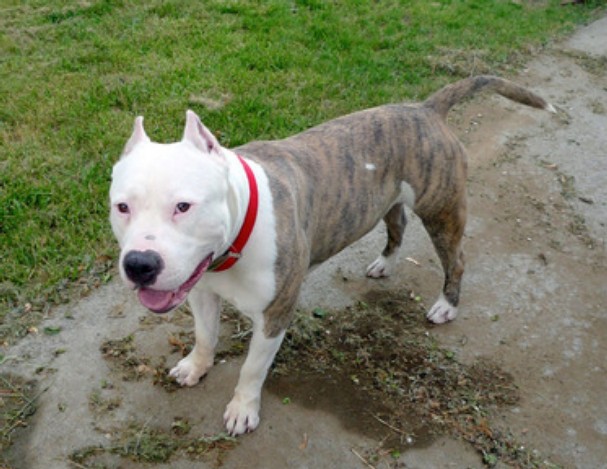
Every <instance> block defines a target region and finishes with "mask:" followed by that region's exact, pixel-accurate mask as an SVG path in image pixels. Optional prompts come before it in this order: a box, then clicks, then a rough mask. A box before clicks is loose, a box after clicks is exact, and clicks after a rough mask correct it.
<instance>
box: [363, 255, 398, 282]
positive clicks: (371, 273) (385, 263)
mask: <svg viewBox="0 0 607 469" xmlns="http://www.w3.org/2000/svg"><path fill="white" fill-rule="evenodd" d="M394 257H395V254H393V255H391V256H388V257H385V256H383V255H380V256H379V257H378V258H377V259H375V260H374V261H373V262H371V264H369V267H367V277H371V278H381V277H388V276H389V275H390V274H391V273H392V266H393V265H394Z"/></svg>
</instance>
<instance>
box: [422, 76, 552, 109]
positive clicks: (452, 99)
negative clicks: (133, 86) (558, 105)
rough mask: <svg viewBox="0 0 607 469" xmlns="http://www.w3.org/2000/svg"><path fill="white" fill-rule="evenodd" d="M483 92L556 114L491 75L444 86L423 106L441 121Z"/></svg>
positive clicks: (535, 98) (529, 94) (540, 100)
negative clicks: (492, 92)
mask: <svg viewBox="0 0 607 469" xmlns="http://www.w3.org/2000/svg"><path fill="white" fill-rule="evenodd" d="M484 90H489V91H494V92H496V93H498V94H500V95H502V96H504V97H505V98H508V99H510V100H512V101H516V102H517V103H521V104H526V105H527V106H531V107H535V108H538V109H545V110H546V111H549V112H556V109H555V108H554V107H553V106H552V104H550V103H548V102H547V101H545V100H544V99H543V98H542V97H540V96H538V95H536V94H535V93H532V92H531V91H529V90H528V89H526V88H523V87H522V86H519V85H517V84H515V83H512V82H511V81H508V80H505V79H503V78H499V77H494V76H491V75H479V76H476V77H470V78H466V79H464V80H460V81H458V82H456V83H453V84H451V85H448V86H445V87H444V88H443V89H441V90H439V91H437V92H436V93H434V94H433V95H432V96H430V97H429V98H428V99H426V101H424V103H423V105H424V107H426V108H430V109H433V110H434V111H435V112H437V113H438V114H439V115H440V116H441V117H442V118H443V119H446V118H447V113H448V112H449V109H451V108H452V107H453V106H455V105H456V104H457V103H459V102H461V101H463V100H464V99H466V98H469V97H470V96H472V95H474V94H476V93H479V92H481V91H484Z"/></svg>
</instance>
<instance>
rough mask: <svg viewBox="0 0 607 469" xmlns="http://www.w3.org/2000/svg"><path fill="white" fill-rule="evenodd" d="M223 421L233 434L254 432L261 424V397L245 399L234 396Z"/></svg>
mask: <svg viewBox="0 0 607 469" xmlns="http://www.w3.org/2000/svg"><path fill="white" fill-rule="evenodd" d="M223 421H224V423H225V426H226V430H227V431H228V433H229V434H230V435H232V436H237V435H242V434H243V433H248V432H252V431H253V430H255V429H256V428H257V425H259V398H257V399H243V398H239V397H237V396H234V398H233V399H232V401H231V402H230V403H229V404H228V406H227V407H226V411H225V413H224V414H223Z"/></svg>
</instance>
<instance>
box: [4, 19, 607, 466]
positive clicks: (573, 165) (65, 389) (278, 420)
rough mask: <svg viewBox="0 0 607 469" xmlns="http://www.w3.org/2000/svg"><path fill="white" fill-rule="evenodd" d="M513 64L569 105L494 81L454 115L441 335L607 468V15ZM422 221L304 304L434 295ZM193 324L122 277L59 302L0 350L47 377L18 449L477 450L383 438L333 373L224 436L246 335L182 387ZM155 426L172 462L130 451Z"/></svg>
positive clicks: (589, 460) (37, 457)
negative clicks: (402, 445) (456, 246)
mask: <svg viewBox="0 0 607 469" xmlns="http://www.w3.org/2000/svg"><path fill="white" fill-rule="evenodd" d="M517 80H518V81H519V82H521V83H523V84H525V85H527V86H529V87H530V88H532V89H534V90H535V91H537V92H539V93H540V94H542V95H543V96H545V97H546V98H548V100H550V101H551V102H552V103H553V104H555V105H556V106H557V107H558V108H559V109H560V112H559V115H558V116H551V115H549V114H547V113H542V112H538V111H535V110H529V109H525V108H523V107H521V106H517V105H514V104H511V103H509V102H507V101H505V100H503V99H501V98H495V97H486V98H482V99H480V100H475V101H474V102H473V103H471V104H468V105H467V106H465V107H463V108H460V109H458V110H456V111H455V112H454V113H453V114H452V119H451V121H452V122H451V123H452V125H453V126H454V127H455V128H456V129H458V132H459V134H460V136H461V138H462V140H463V141H464V143H465V144H466V146H467V147H468V149H469V153H470V156H471V158H470V182H469V194H470V203H469V205H470V209H469V213H470V215H469V223H468V228H467V237H466V244H465V248H466V252H467V272H466V276H465V282H464V287H463V295H462V296H463V299H462V304H461V308H460V318H458V320H457V321H455V322H453V323H451V324H448V325H445V326H442V327H440V328H433V329H432V330H431V334H433V335H435V336H436V337H438V340H439V342H440V343H441V344H442V345H443V346H445V347H447V348H448V349H449V350H453V352H454V353H455V354H456V356H457V359H458V360H459V361H461V362H462V363H472V362H473V361H474V360H475V359H476V358H477V357H489V358H490V359H492V360H493V361H495V362H497V363H499V364H500V365H501V367H502V368H503V369H504V370H505V371H507V372H509V373H511V374H512V376H513V378H514V382H515V383H516V385H517V386H518V388H519V392H520V395H521V399H520V401H519V402H518V403H517V404H516V405H514V406H510V407H503V408H500V409H499V410H498V411H497V413H496V414H495V415H494V416H493V419H494V420H495V421H496V422H497V423H498V425H499V426H500V428H504V429H509V431H510V432H511V433H512V434H513V435H515V436H516V440H517V441H520V442H524V443H523V444H524V445H526V446H528V447H529V448H533V450H534V451H535V452H536V453H535V454H540V455H541V460H546V461H550V463H552V464H557V465H560V466H564V467H579V468H601V467H603V468H607V463H606V462H605V461H607V406H605V403H604V402H605V399H604V396H605V395H606V394H607V373H606V372H607V369H606V366H607V365H605V361H604V357H605V356H606V355H607V343H606V339H605V338H606V337H607V315H606V314H605V310H606V308H607V267H606V265H607V263H606V254H605V240H606V237H607V236H606V233H607V228H606V224H607V152H606V149H607V18H603V19H602V20H600V21H597V22H595V23H594V24H592V25H590V26H589V27H586V28H583V29H581V30H580V31H578V33H577V34H575V35H574V36H573V37H572V38H571V39H570V40H568V41H566V42H565V43H563V44H561V45H557V46H555V47H554V48H552V49H550V50H549V51H548V52H547V53H545V54H544V55H542V56H541V57H538V58H537V59H535V60H533V61H532V62H531V63H530V64H529V66H528V67H527V69H526V70H525V71H524V73H522V74H521V76H520V77H518V79H517ZM410 225H411V226H410V228H408V232H407V236H406V249H405V251H406V252H403V254H402V257H401V262H400V269H401V272H402V274H400V275H399V276H398V278H394V277H393V278H391V279H389V280H386V281H381V282H379V283H378V282H374V281H371V280H368V279H364V278H363V277H362V272H364V267H365V266H366V264H367V263H368V262H369V261H370V260H372V259H373V258H374V256H375V254H376V253H377V252H378V251H379V250H380V249H381V246H382V241H383V234H382V230H381V228H380V229H378V230H376V231H375V232H374V233H372V234H371V235H369V236H368V237H367V238H365V239H363V240H361V241H360V242H359V243H358V244H356V245H355V246H353V247H351V248H349V249H348V250H346V251H344V252H343V253H341V254H340V255H339V256H337V257H336V258H334V259H332V260H331V261H330V262H328V263H326V264H325V265H323V266H321V267H320V268H319V269H317V270H316V271H315V272H314V273H313V274H312V275H311V276H310V278H309V279H308V281H307V283H306V287H305V290H304V292H303V294H302V298H301V306H302V308H303V309H307V310H311V309H313V308H318V307H322V308H327V309H328V308H342V307H344V306H347V305H349V304H352V303H355V302H356V301H358V300H359V299H361V298H364V295H365V294H366V293H367V292H368V291H372V290H377V289H378V288H380V289H383V290H385V291H391V292H395V291H401V292H410V291H413V292H414V294H415V296H418V297H419V298H421V299H423V301H425V302H428V303H431V301H432V300H433V299H434V297H435V296H436V295H437V294H438V291H439V289H440V284H441V281H442V279H441V273H440V269H439V268H438V265H437V260H436V257H435V255H434V253H433V252H432V250H431V246H430V242H429V240H428V238H427V236H426V234H425V233H424V232H423V231H422V229H421V228H420V225H419V223H418V221H417V220H416V219H415V218H414V217H413V219H412V220H411V224H410ZM408 257H410V258H414V259H415V260H416V261H417V262H418V263H419V265H416V264H414V263H413V262H411V260H410V259H407V258H408ZM190 324H191V319H190V318H189V317H188V316H187V315H186V314H184V313H178V314H176V315H173V316H171V318H170V319H169V320H164V319H158V318H153V317H152V316H150V315H149V314H148V313H146V312H145V311H144V310H143V309H142V308H141V306H139V305H138V304H137V303H136V299H135V298H134V296H133V295H132V293H131V292H129V291H126V290H125V289H124V288H123V287H122V286H121V285H120V284H119V283H118V282H117V281H114V282H113V283H112V284H110V285H109V286H107V287H106V288H103V289H101V290H100V291H98V292H96V293H95V294H94V295H92V296H91V297H89V298H87V299H85V300H83V301H81V302H79V303H77V304H73V305H69V306H67V307H65V308H62V309H60V310H59V311H57V312H56V314H55V315H54V318H53V319H49V320H48V321H47V322H46V323H44V324H43V325H41V327H40V330H41V331H43V330H44V328H47V329H46V330H47V332H49V334H44V333H42V332H41V333H39V334H38V335H31V336H29V337H28V338H26V339H25V340H23V341H22V342H21V343H20V344H18V345H17V346H16V347H14V348H12V349H10V350H8V351H7V352H6V354H5V355H6V359H5V361H4V363H3V364H2V373H8V372H10V373H13V374H19V375H21V376H24V377H26V378H27V379H34V380H36V382H37V392H38V393H39V396H38V399H37V407H38V408H37V412H36V414H35V416H34V417H33V418H32V420H31V421H30V424H29V426H28V427H27V428H25V429H21V430H19V431H18V432H17V433H16V440H15V443H14V445H13V446H12V448H11V450H10V453H9V454H8V455H7V457H8V460H9V461H10V463H11V465H12V466H13V467H15V468H31V469H35V468H60V467H124V468H127V467H152V466H153V467H157V468H162V467H171V468H182V467H183V468H186V467H188V468H190V467H216V466H217V465H219V464H223V466H224V467H228V468H239V467H259V468H284V467H294V468H307V467H310V468H323V467H327V468H328V467H370V466H373V467H378V468H379V467H408V468H410V467H418V468H426V467H432V468H435V467H454V468H460V467H481V466H482V465H483V462H482V457H481V455H480V454H479V453H477V452H476V451H475V450H474V449H473V448H472V446H471V445H470V444H468V443H465V442H464V441H462V440H461V439H456V438H453V437H449V436H442V437H438V438H431V437H428V438H417V436H416V438H412V440H411V443H412V444H411V448H410V449H408V450H405V449H403V450H402V451H400V453H398V454H395V453H393V454H391V455H390V454H386V453H382V448H384V447H385V446H382V441H381V440H382V439H383V438H384V436H385V434H386V433H390V429H389V428H386V427H385V426H384V427H383V428H382V425H381V424H380V425H379V426H377V425H371V424H369V423H368V422H367V421H366V420H364V419H363V420H361V419H359V418H357V417H356V415H357V412H360V413H361V415H362V414H364V413H365V407H366V406H371V404H372V403H370V402H365V401H364V400H362V401H361V400H356V399H354V398H353V397H352V396H351V395H349V394H348V393H347V392H343V391H344V389H345V388H343V387H341V386H340V385H337V386H331V385H329V384H326V383H325V384H323V383H322V382H318V383H314V386H313V387H312V388H311V389H310V391H309V392H310V393H311V397H310V399H312V397H314V399H312V400H310V402H306V401H305V398H304V397H302V396H303V395H302V394H297V392H296V391H297V390H294V389H292V388H288V387H281V386H276V385H274V386H272V385H271V386H269V388H268V390H266V392H265V395H264V406H263V409H262V424H261V426H260V428H259V429H258V430H257V431H256V432H255V433H253V434H251V435H247V436H245V437H243V438H241V439H239V441H238V442H237V443H234V442H232V441H230V440H227V439H225V438H223V437H221V436H218V435H220V432H221V431H222V422H221V420H222V419H221V415H222V412H223V409H224V406H225V404H226V402H227V401H228V400H229V397H230V396H231V392H232V389H233V387H234V385H235V382H236V379H237V373H238V369H239V365H240V363H241V360H242V357H241V356H238V353H237V352H238V351H235V350H225V351H224V352H225V353H224V355H223V358H222V359H221V360H220V361H219V363H218V364H217V366H216V367H215V368H214V369H213V370H212V372H211V374H210V375H209V376H208V377H207V378H205V380H203V382H202V383H201V384H200V385H199V386H197V387H195V388H193V389H179V390H173V389H172V388H171V386H170V384H168V383H164V382H162V379H161V377H160V376H156V374H155V373H156V370H158V369H160V370H162V369H164V368H165V367H168V366H170V365H171V364H172V363H173V362H175V361H176V360H177V359H178V356H179V349H180V347H181V345H182V343H183V342H184V341H185V338H184V337H183V336H182V335H180V334H181V332H182V331H184V330H188V329H189V328H190ZM227 325H228V326H230V327H227V326H226V327H225V328H224V329H225V331H224V341H223V344H224V348H226V344H229V337H228V335H229V334H231V331H234V330H235V329H237V328H238V327H241V325H240V323H239V322H237V321H235V320H234V319H232V318H231V316H230V318H228V321H227ZM49 328H50V329H49ZM117 339H123V340H122V341H120V342H116V340H117ZM110 340H113V341H114V342H108V341H110ZM134 351H136V352H137V355H136V356H135V355H133V354H134ZM129 354H131V355H129ZM125 356H130V357H131V359H133V360H139V361H138V362H135V363H130V368H128V369H129V370H130V374H129V371H128V370H126V369H125V368H121V363H123V362H124V361H121V359H122V358H124V357H125ZM137 357H139V358H137ZM142 357H144V358H142ZM125 370H126V371H125ZM133 370H134V371H133ZM133 373H134V375H133ZM154 381H156V382H157V384H156V385H154ZM158 381H161V382H160V383H158ZM337 384H339V383H337ZM167 388H169V390H170V391H172V392H168V391H167ZM319 396H320V397H319ZM353 416H354V418H353ZM360 422H363V423H362V424H361V423H360ZM157 429H164V430H165V431H166V432H167V433H169V434H171V435H173V436H176V438H177V439H179V438H181V441H186V442H187V445H185V446H184V447H182V448H181V452H179V453H176V455H175V456H173V457H172V458H171V459H170V460H169V461H168V462H162V463H155V464H154V463H151V462H146V460H145V458H144V459H141V458H140V459H139V461H136V460H134V459H132V458H125V457H122V456H121V454H124V453H126V452H128V451H131V453H132V452H133V451H135V450H140V449H141V448H142V447H143V446H144V445H149V448H148V449H149V451H150V453H148V454H151V453H152V452H153V453H154V454H155V455H157V456H159V458H156V459H155V460H162V457H161V456H162V451H168V450H170V449H171V448H167V446H170V445H172V444H173V445H174V444H176V443H174V442H175V440H176V438H173V439H170V440H169V441H168V442H167V441H161V439H160V436H159V434H157V433H155V432H156V431H157ZM129 435H130V437H131V438H130V439H129V438H128V437H129ZM201 436H207V437H208V438H206V439H204V440H200V438H199V437H201ZM129 445H130V446H129ZM95 447H97V448H98V447H103V448H106V449H107V448H112V451H99V450H98V449H95ZM75 452H79V453H77V454H75ZM121 452H122V453H121ZM70 456H72V458H73V461H75V462H70V461H69V457H70ZM363 460H364V461H366V462H363ZM192 461H195V462H192ZM486 461H488V462H491V459H487V458H486ZM93 464H96V465H95V466H93Z"/></svg>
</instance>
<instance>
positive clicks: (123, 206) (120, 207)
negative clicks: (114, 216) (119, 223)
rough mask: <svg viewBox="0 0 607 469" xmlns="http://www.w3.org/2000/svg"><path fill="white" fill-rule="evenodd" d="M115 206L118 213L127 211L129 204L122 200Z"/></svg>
mask: <svg viewBox="0 0 607 469" xmlns="http://www.w3.org/2000/svg"><path fill="white" fill-rule="evenodd" d="M116 208H117V209H118V211H119V212H120V213H129V212H130V209H129V206H128V205H127V204H125V203H123V202H122V203H119V204H117V205H116Z"/></svg>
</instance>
